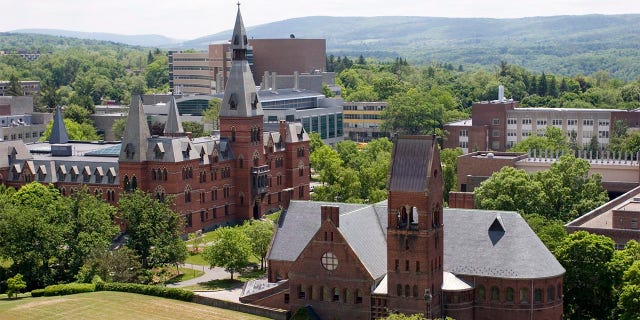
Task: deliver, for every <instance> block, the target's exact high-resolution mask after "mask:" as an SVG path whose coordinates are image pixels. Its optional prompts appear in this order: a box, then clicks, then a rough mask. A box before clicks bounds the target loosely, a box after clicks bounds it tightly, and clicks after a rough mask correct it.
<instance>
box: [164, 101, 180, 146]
mask: <svg viewBox="0 0 640 320" xmlns="http://www.w3.org/2000/svg"><path fill="white" fill-rule="evenodd" d="M168 111H169V112H168V113H167V122H166V123H165V124H164V135H165V136H168V137H175V136H183V135H184V129H183V128H182V121H180V114H179V113H178V104H177V103H176V98H175V96H173V95H171V99H170V100H169V110H168Z"/></svg>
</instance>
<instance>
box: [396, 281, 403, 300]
mask: <svg viewBox="0 0 640 320" xmlns="http://www.w3.org/2000/svg"><path fill="white" fill-rule="evenodd" d="M396 295H397V296H398V297H402V285H401V284H399V285H397V286H396Z"/></svg>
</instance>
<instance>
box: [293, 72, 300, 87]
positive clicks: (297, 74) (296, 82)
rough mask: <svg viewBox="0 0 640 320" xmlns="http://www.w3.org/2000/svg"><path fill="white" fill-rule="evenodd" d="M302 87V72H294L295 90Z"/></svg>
mask: <svg viewBox="0 0 640 320" xmlns="http://www.w3.org/2000/svg"><path fill="white" fill-rule="evenodd" d="M299 87H300V74H299V73H298V71H294V72H293V90H296V91H297V90H298V88H299Z"/></svg>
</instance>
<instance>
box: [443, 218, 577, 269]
mask: <svg viewBox="0 0 640 320" xmlns="http://www.w3.org/2000/svg"><path fill="white" fill-rule="evenodd" d="M443 218H444V261H443V263H444V265H443V268H444V270H446V271H449V272H451V273H453V274H457V275H474V276H485V277H499V278H509V279H533V278H549V277H555V276H559V275H562V274H564V272H565V270H564V268H563V267H562V265H560V263H559V262H558V261H557V260H556V259H555V257H554V256H553V255H552V254H551V252H549V250H548V249H547V247H545V245H544V244H543V243H542V241H540V239H539V238H538V237H537V236H536V234H535V233H534V232H533V231H532V230H531V228H529V225H528V224H527V222H526V221H525V220H524V219H523V218H522V217H521V216H520V215H519V214H518V213H515V212H506V211H483V210H465V209H445V210H444V215H443ZM498 224H499V225H500V226H501V227H502V228H503V229H504V232H501V231H500V230H499V229H500V228H499V227H498V228H496V227H497V225H498ZM491 226H493V228H492V229H493V230H492V231H490V230H489V229H490V228H491Z"/></svg>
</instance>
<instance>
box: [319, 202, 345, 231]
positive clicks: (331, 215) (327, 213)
mask: <svg viewBox="0 0 640 320" xmlns="http://www.w3.org/2000/svg"><path fill="white" fill-rule="evenodd" d="M320 219H321V220H320V223H323V222H324V221H326V220H330V221H332V222H333V224H334V225H335V226H336V228H339V227H340V207H338V206H321V207H320Z"/></svg>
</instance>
